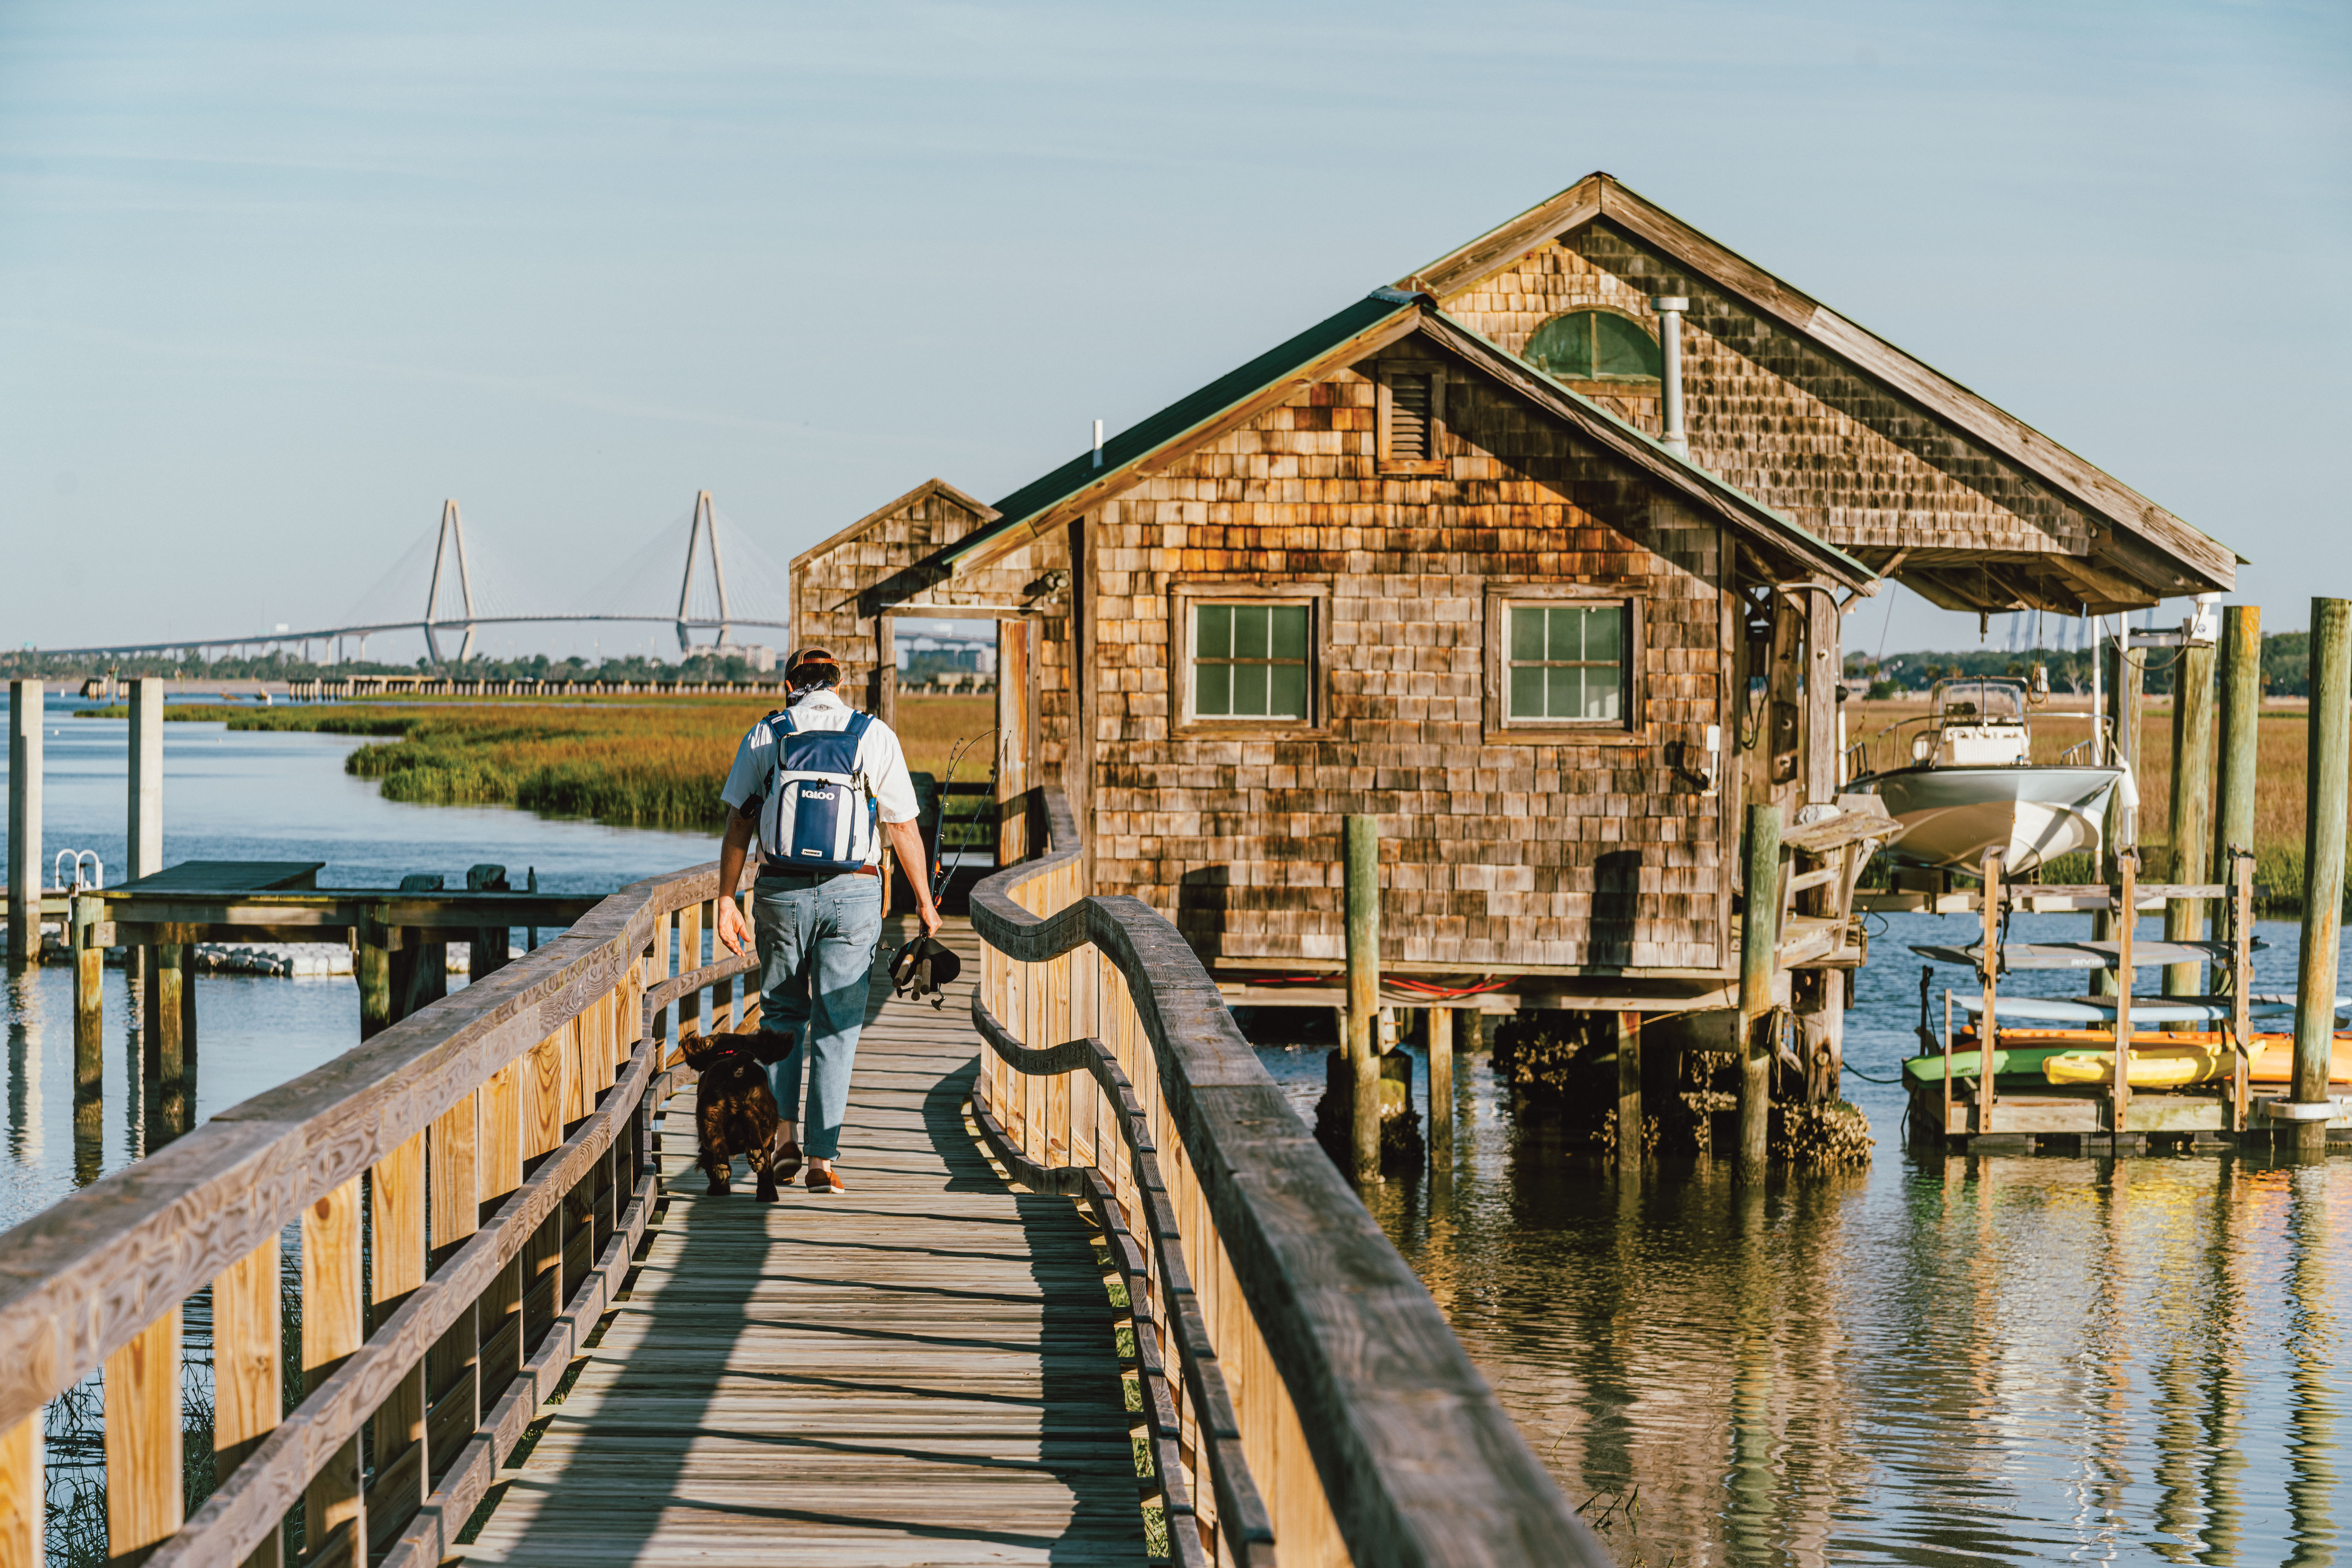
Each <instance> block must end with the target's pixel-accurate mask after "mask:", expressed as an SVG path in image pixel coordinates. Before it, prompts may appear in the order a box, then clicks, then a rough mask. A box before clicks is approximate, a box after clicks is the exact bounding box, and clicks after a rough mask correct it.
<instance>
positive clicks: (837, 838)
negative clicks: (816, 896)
mask: <svg viewBox="0 0 2352 1568" xmlns="http://www.w3.org/2000/svg"><path fill="white" fill-rule="evenodd" d="M764 722H765V723H766V724H767V726H768V733H769V737H770V739H772V741H773V742H775V747H776V771H775V773H774V775H773V776H772V778H771V779H770V780H769V781H768V798H767V799H766V800H765V801H764V802H762V803H761V808H760V842H761V844H763V845H765V846H766V847H767V868H768V869H769V870H771V871H855V870H857V869H858V868H861V867H863V866H864V865H865V864H866V862H867V861H868V860H870V859H872V858H874V835H875V822H876V808H875V802H874V792H873V790H872V789H871V788H869V787H868V785H867V783H866V775H865V774H864V773H861V772H860V771H859V770H858V766H857V746H858V742H860V741H861V740H863V739H864V738H865V735H866V726H867V725H869V724H871V723H873V722H874V716H873V715H872V714H870V713H853V714H851V715H850V716H849V723H848V725H847V726H846V727H845V728H844V729H839V730H803V729H801V728H800V727H799V726H798V725H797V724H795V723H794V722H793V714H792V710H790V709H785V710H782V711H780V712H775V713H771V714H769V715H768V717H767V719H766V720H765V721H764Z"/></svg>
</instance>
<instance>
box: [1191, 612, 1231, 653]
mask: <svg viewBox="0 0 2352 1568" xmlns="http://www.w3.org/2000/svg"><path fill="white" fill-rule="evenodd" d="M1200 615H1201V621H1200V631H1199V633H1198V635H1197V636H1195V637H1194V638H1193V643H1194V647H1193V650H1192V656H1193V657H1194V658H1232V657H1233V656H1234V607H1233V606H1232V605H1202V606H1201V607H1200Z"/></svg>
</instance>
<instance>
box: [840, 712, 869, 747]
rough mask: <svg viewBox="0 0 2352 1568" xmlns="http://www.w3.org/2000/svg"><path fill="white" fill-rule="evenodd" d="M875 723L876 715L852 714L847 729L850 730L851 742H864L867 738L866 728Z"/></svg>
mask: <svg viewBox="0 0 2352 1568" xmlns="http://www.w3.org/2000/svg"><path fill="white" fill-rule="evenodd" d="M873 722H874V715H873V714H871V713H852V714H851V715H850V716H849V722H848V724H847V725H846V726H845V728H846V729H847V730H848V731H849V738H850V739H851V740H853V741H862V740H864V739H865V738H866V728H867V727H868V726H869V725H871V724H872V723H873Z"/></svg>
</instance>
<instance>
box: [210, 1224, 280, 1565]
mask: <svg viewBox="0 0 2352 1568" xmlns="http://www.w3.org/2000/svg"><path fill="white" fill-rule="evenodd" d="M282 1332H283V1330H282V1327H281V1325H280V1323H279V1321H278V1238H277V1237H274V1236H273V1237H270V1238H269V1239H268V1241H265V1242H263V1243H262V1244H261V1245H260V1246H259V1247H255V1248H254V1249H253V1250H252V1251H251V1252H248V1253H247V1254H246V1255H245V1256H244V1257H243V1258H238V1259H237V1260H236V1262H235V1263H232V1264H230V1265H229V1267H228V1269H227V1271H226V1272H225V1273H223V1274H221V1275H219V1276H218V1277H217V1278H215V1279H214V1280H213V1453H214V1456H215V1457H214V1459H213V1479H214V1481H215V1484H217V1483H219V1482H221V1481H225V1480H226V1479H228V1478H229V1476H230V1474H231V1473H232V1472H234V1471H235V1470H236V1468H237V1466H239V1465H241V1464H243V1463H244V1462H245V1460H246V1458H247V1456H249V1455H250V1454H251V1453H252V1452H253V1450H254V1449H256V1448H257V1447H260V1446H261V1440H262V1439H263V1438H264V1437H267V1436H269V1434H270V1433H272V1432H274V1431H276V1430H277V1429H278V1422H279V1421H280V1420H281V1419H282V1417H281V1416H280V1415H279V1410H280V1407H281V1406H282V1405H283V1403H284V1401H285V1398H286V1385H285V1382H284V1377H283V1373H282V1369H281V1366H280V1362H281V1359H282V1357H283V1355H284V1350H283V1341H282V1339H281V1338H280V1335H281V1334H282ZM281 1546H282V1542H281V1540H280V1537H279V1534H278V1531H275V1530H273V1531H270V1532H269V1536H268V1539H267V1540H265V1541H264V1542H262V1543H261V1545H260V1546H258V1547H257V1548H256V1549H255V1550H254V1552H253V1553H252V1555H251V1556H249V1557H247V1559H246V1564H245V1568H278V1556H279V1552H280V1550H281Z"/></svg>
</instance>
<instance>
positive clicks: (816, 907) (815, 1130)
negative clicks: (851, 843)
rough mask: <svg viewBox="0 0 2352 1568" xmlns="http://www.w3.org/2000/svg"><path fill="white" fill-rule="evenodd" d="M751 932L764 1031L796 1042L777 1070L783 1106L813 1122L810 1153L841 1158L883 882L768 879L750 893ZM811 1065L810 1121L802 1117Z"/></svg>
mask: <svg viewBox="0 0 2352 1568" xmlns="http://www.w3.org/2000/svg"><path fill="white" fill-rule="evenodd" d="M751 933H752V940H753V942H755V943H756V945H757V947H758V950H759V954H760V1027H761V1031H762V1032H764V1033H767V1034H772V1035H783V1034H789V1035H792V1036H793V1037H794V1038H793V1049H792V1054H791V1055H789V1056H787V1057H785V1058H783V1059H782V1060H781V1061H778V1062H776V1063H774V1064H773V1065H772V1066H771V1067H770V1068H768V1086H769V1087H770V1088H771V1089H774V1090H775V1093H776V1109H777V1110H779V1111H780V1112H782V1115H783V1118H784V1120H785V1121H805V1125H804V1126H803V1128H802V1130H801V1134H800V1143H801V1148H802V1151H803V1152H805V1153H806V1154H807V1155H808V1156H809V1157H810V1158H812V1159H816V1160H830V1159H833V1158H834V1157H835V1156H836V1155H837V1154H838V1153H839V1152H841V1119H842V1117H843V1116H844V1115H845V1113H846V1112H847V1110H848V1109H849V1070H850V1068H851V1066H852V1065H853V1064H855V1063H856V1060H857V1036H858V1033H859V1031H861V1030H862V1029H864V1028H865V1027H866V998H867V996H868V995H869V994H870V992H871V976H872V974H873V971H874V947H875V944H876V943H877V942H879V941H880V940H881V937H882V883H881V880H880V879H878V878H875V877H835V878H833V879H831V880H829V881H824V882H819V883H817V884H815V885H814V886H809V885H806V884H804V883H801V882H800V881H799V880H798V879H782V880H778V879H769V878H765V877H763V878H761V879H760V880H759V882H758V883H757V884H756V885H755V886H754V888H753V889H752V893H751ZM803 1063H806V1064H807V1067H808V1079H809V1092H808V1115H807V1116H806V1118H803V1117H802V1115H801V1113H800V1110H801V1071H802V1066H803Z"/></svg>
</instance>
